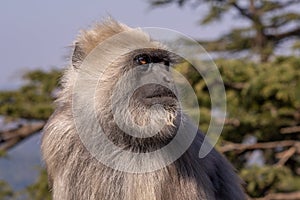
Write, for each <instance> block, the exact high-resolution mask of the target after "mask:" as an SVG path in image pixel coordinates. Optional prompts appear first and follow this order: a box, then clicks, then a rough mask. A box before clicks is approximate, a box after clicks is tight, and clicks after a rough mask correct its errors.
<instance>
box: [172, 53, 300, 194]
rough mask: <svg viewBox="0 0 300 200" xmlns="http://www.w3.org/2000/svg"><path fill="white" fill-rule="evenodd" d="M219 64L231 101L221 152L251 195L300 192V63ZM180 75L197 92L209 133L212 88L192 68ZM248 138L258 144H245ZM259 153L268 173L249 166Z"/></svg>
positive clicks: (291, 59)
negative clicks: (250, 156)
mask: <svg viewBox="0 0 300 200" xmlns="http://www.w3.org/2000/svg"><path fill="white" fill-rule="evenodd" d="M216 64H217V66H218V67H219V70H220V73H221V75H222V78H223V81H224V85H225V88H226V96H227V118H226V121H225V127H224V129H223V132H222V135H221V138H220V140H219V144H218V148H219V150H220V151H221V152H224V153H225V155H226V156H227V157H228V158H229V159H230V160H231V162H232V163H233V164H234V165H235V167H236V168H237V169H238V170H239V171H240V174H241V177H242V178H243V179H244V181H245V182H246V183H247V186H246V190H247V192H248V194H249V195H250V196H252V197H262V196H265V195H268V194H269V193H277V192H296V191H300V185H299V182H300V176H299V175H300V174H299V168H300V141H299V139H300V59H299V58H296V57H277V58H276V59H275V60H274V61H272V62H268V63H262V64H257V63H254V62H251V61H247V60H225V59H220V60H216ZM178 70H179V71H180V72H181V73H182V74H183V75H184V76H185V77H186V78H187V79H188V80H189V82H190V83H191V85H192V86H193V88H194V90H195V92H196V95H197V97H198V101H199V105H200V108H201V109H200V112H201V115H200V119H201V120H200V127H201V129H202V130H206V129H207V127H208V124H209V120H210V117H211V107H210V106H211V105H210V98H209V93H208V90H207V85H206V83H205V82H204V80H203V79H202V77H201V76H200V74H198V73H197V72H196V71H195V69H194V68H193V67H192V66H191V65H190V64H188V63H185V64H184V65H183V66H181V67H179V69H178ZM211 84H212V85H213V84H214V83H211ZM211 87H213V86H211ZM248 135H252V136H255V137H256V138H257V139H258V143H257V144H253V145H246V144H241V143H242V141H243V139H244V138H245V136H248ZM256 149H260V150H263V155H264V159H265V166H264V167H262V168H260V167H253V168H252V167H248V166H247V165H246V164H245V161H246V159H247V154H249V152H252V150H256ZM264 177H265V178H264ZM297 197H298V198H300V197H299V194H298V196H297ZM286 198H287V197H286V196H285V198H283V199H286ZM287 199H288V198H287Z"/></svg>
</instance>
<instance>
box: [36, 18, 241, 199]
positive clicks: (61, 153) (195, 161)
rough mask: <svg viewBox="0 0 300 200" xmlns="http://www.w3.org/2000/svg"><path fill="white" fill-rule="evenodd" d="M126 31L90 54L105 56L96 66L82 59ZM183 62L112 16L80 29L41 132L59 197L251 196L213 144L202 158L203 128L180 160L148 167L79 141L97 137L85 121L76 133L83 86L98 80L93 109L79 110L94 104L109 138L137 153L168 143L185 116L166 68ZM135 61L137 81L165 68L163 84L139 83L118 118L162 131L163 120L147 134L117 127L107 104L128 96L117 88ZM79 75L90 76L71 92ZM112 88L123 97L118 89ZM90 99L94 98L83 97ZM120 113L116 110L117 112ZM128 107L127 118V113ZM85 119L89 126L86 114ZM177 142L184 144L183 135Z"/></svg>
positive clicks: (160, 76) (161, 77)
mask: <svg viewBox="0 0 300 200" xmlns="http://www.w3.org/2000/svg"><path fill="white" fill-rule="evenodd" d="M123 32H127V35H126V37H125V38H123V39H124V40H123V41H122V40H120V38H116V39H113V40H112V42H110V43H109V45H107V44H106V47H105V48H102V49H100V50H98V51H97V52H96V56H94V57H95V58H90V59H96V58H97V55H98V56H99V59H100V61H98V63H97V64H95V66H91V67H86V65H85V64H83V63H84V60H85V59H86V58H87V57H88V55H89V54H90V53H91V52H93V50H94V49H95V48H96V47H97V46H98V45H99V44H100V45H101V44H102V43H103V45H104V46H105V41H106V40H107V39H109V38H111V37H114V36H117V35H118V34H121V33H123ZM134 45H135V48H134V49H133V50H131V49H130V46H134ZM128 49H129V50H130V51H128ZM123 50H124V52H125V50H126V53H124V54H122V51H123ZM120 52H121V53H120ZM94 55H95V52H94ZM178 60H180V59H179V58H178V56H176V55H174V53H171V52H169V51H168V50H167V49H166V48H165V47H164V46H163V45H161V44H160V43H159V42H157V41H153V40H152V39H151V38H150V37H149V36H148V35H147V34H145V33H143V32H142V31H141V30H137V29H132V28H129V27H127V26H126V25H123V24H121V23H118V22H116V21H114V20H112V19H108V20H104V21H103V22H101V23H99V24H97V25H95V26H94V27H93V28H92V29H90V30H87V31H83V32H82V33H81V34H80V35H79V37H78V38H77V40H76V42H75V45H74V52H73V55H72V59H71V62H72V64H70V66H69V67H68V69H66V71H65V73H64V75H63V77H62V80H61V85H62V86H61V91H60V92H59V94H58V97H57V100H56V102H55V106H56V108H55V112H54V113H53V114H52V116H51V117H50V119H49V121H48V123H47V125H46V126H45V128H44V131H43V138H42V154H43V158H44V160H45V163H46V168H47V172H48V177H49V183H50V185H51V190H52V193H53V199H54V200H76V199H78V200H88V199H89V200H95V199H103V200H104V199H105V200H121V199H125V200H200V199H203V200H214V199H219V200H221V199H222V200H243V199H246V197H245V194H244V192H243V189H242V187H241V180H240V179H239V177H238V176H237V175H236V174H235V172H234V169H233V168H232V166H231V165H230V164H229V162H228V161H227V160H226V159H225V158H224V157H223V156H222V155H221V154H219V153H218V152H217V151H216V150H214V149H213V150H212V151H211V152H210V153H209V154H208V155H207V156H206V157H205V158H199V157H198V153H199V148H200V146H201V144H202V142H203V140H204V135H203V134H202V133H201V132H200V131H198V129H197V131H196V132H197V134H196V136H195V139H194V140H193V142H192V143H191V145H190V146H189V147H188V148H187V149H186V151H185V152H184V153H183V154H182V155H180V157H179V158H178V159H176V160H175V161H174V162H172V163H169V164H168V165H166V166H165V167H162V168H160V169H156V170H153V171H151V170H150V171H148V172H143V173H138V172H137V173H134V172H128V171H124V170H120V169H114V168H112V167H109V166H107V165H106V164H103V163H102V162H101V161H99V159H97V158H96V157H95V154H94V155H93V154H92V153H91V152H90V151H89V149H88V148H87V147H86V146H85V145H84V143H83V142H82V138H81V136H80V135H83V137H86V138H92V137H94V136H92V135H93V132H95V131H96V128H89V127H87V128H86V129H83V130H81V131H78V129H76V124H75V122H74V110H72V108H73V107H74V105H73V104H74V101H75V102H76V99H77V98H85V97H86V95H87V94H89V90H85V89H80V88H81V87H82V88H84V86H85V87H86V88H89V86H90V85H94V84H95V85H97V86H96V87H95V88H96V90H95V94H93V97H94V99H93V100H94V102H95V106H94V108H93V109H92V108H89V104H84V103H82V104H80V103H79V106H78V105H77V106H78V107H79V110H80V109H82V112H89V109H91V110H94V111H95V112H94V113H95V115H96V116H97V120H98V121H97V122H98V123H99V125H100V126H101V127H102V130H103V133H104V135H105V136H106V137H107V138H108V139H109V141H111V142H112V143H113V144H114V145H116V146H117V147H118V148H121V149H123V150H124V151H126V152H132V153H134V154H135V155H138V154H139V155H146V153H149V152H154V151H156V150H158V149H160V148H162V147H164V146H165V145H168V144H169V143H170V141H172V140H173V139H174V137H175V135H176V131H177V130H178V124H179V123H180V121H181V119H182V118H184V114H183V113H181V111H180V108H179V104H178V99H177V98H176V94H175V93H174V92H172V90H170V89H168V87H166V85H168V84H169V85H171V84H172V80H171V79H170V77H169V75H168V72H169V70H170V69H169V68H171V67H172V66H173V65H174V63H176V62H178ZM101 65H105V66H107V68H106V70H102V71H101V72H100V71H99V69H98V68H100V67H101ZM138 66H141V67H140V68H139V70H137V73H140V74H139V75H138V76H136V80H135V81H136V82H139V81H141V80H142V78H141V77H142V76H143V74H145V73H151V71H154V70H155V69H160V70H161V73H158V74H155V79H156V80H157V81H158V83H160V82H164V83H165V85H161V84H155V81H154V82H151V83H148V84H144V85H142V86H140V87H138V89H136V90H135V91H134V92H133V93H132V94H131V96H130V99H129V103H128V105H127V107H126V108H124V109H123V111H124V113H125V114H124V115H122V116H123V118H121V119H123V120H124V121H123V122H122V123H123V124H125V125H124V126H126V124H127V123H129V121H130V119H132V120H131V122H133V124H136V125H138V127H143V126H147V129H143V130H142V129H141V131H140V133H141V134H142V133H143V134H147V132H148V131H150V132H151V130H152V131H153V130H157V129H155V126H156V125H157V126H158V125H159V124H161V123H163V124H164V126H163V127H162V128H161V129H159V131H158V132H157V133H156V134H154V135H151V136H149V137H136V135H130V134H128V132H126V131H124V129H123V128H124V127H123V128H122V127H121V128H120V127H119V125H118V124H117V123H116V122H115V118H114V116H113V109H112V106H110V105H111V104H112V103H111V102H112V100H116V102H118V98H120V99H121V98H123V97H124V96H126V95H124V94H125V93H124V92H123V91H122V90H126V87H127V86H128V85H125V86H124V85H123V89H122V84H121V86H119V87H118V89H114V88H115V87H116V85H117V84H118V81H119V79H120V78H121V77H122V76H123V75H124V74H125V73H127V72H128V71H130V70H131V69H134V68H137V67H138ZM82 73H86V74H88V75H89V76H91V77H92V78H91V79H89V80H86V81H83V82H82V83H80V84H77V85H78V87H77V86H76V87H77V88H79V89H77V90H76V91H75V92H74V85H76V80H77V79H78V77H81V76H82ZM98 73H101V78H100V79H98V78H97V77H99V76H100V74H98ZM76 78H77V79H76ZM112 91H115V92H114V93H119V94H120V95H113V94H112ZM86 100H87V101H88V100H89V98H88V97H86ZM157 105H160V106H157ZM119 107H120V106H119ZM119 107H117V108H119ZM123 111H122V109H119V111H118V112H120V113H122V112H123ZM125 111H126V112H125ZM127 111H128V113H130V117H126V113H127ZM92 114H93V113H91V115H92ZM77 115H79V116H80V115H81V114H80V113H79V114H78V113H77ZM82 115H83V116H82V117H83V119H86V118H87V117H89V116H88V115H86V114H82ZM124 116H125V117H124ZM85 123H87V124H88V123H89V120H86V122H85ZM183 123H186V124H185V125H184V126H185V127H186V128H187V129H188V128H189V127H190V126H193V125H190V124H189V122H187V121H185V120H183ZM82 124H84V123H82ZM82 124H81V125H82ZM93 125H94V124H92V125H91V126H93ZM135 130H137V131H136V134H139V131H138V130H140V129H135ZM145 130H147V131H145ZM188 133H189V131H186V134H188ZM177 142H178V146H180V141H177ZM102 145H105V144H102ZM99 148H101V147H99ZM111 153H112V154H114V157H112V159H114V158H117V159H116V161H119V160H122V159H124V160H127V161H129V162H128V166H130V159H131V158H130V155H131V154H126V155H128V156H127V157H126V158H125V157H124V156H123V157H121V156H120V157H118V152H111ZM100 154H101V152H100ZM96 156H97V155H96ZM145 159H146V158H145ZM158 162H159V161H157V160H155V159H153V160H151V163H153V164H154V165H155V164H156V163H158ZM124 165H125V166H126V165H127V163H124Z"/></svg>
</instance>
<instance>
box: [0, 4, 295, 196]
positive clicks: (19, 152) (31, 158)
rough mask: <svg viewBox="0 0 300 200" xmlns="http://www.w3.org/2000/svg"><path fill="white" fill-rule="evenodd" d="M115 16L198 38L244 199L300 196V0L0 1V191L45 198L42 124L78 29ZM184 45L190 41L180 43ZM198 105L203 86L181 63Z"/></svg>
mask: <svg viewBox="0 0 300 200" xmlns="http://www.w3.org/2000/svg"><path fill="white" fill-rule="evenodd" d="M107 16H112V17H113V18H114V19H116V20H118V21H120V22H122V23H125V24H127V25H129V26H131V27H163V28H170V29H174V30H176V31H179V32H181V33H183V34H186V35H187V36H190V37H192V38H194V39H195V40H197V41H198V42H199V43H200V44H201V45H202V46H203V47H204V48H205V49H206V50H207V51H208V52H209V53H210V55H212V57H213V59H214V61H215V63H216V64H217V66H218V68H219V70H220V73H221V75H222V78H223V80H224V84H225V88H226V94H227V117H226V121H225V127H224V130H223V132H222V135H221V138H220V139H219V141H218V144H217V147H216V148H217V149H218V150H219V151H220V152H222V153H224V154H225V156H226V157H227V158H228V159H229V160H230V161H231V162H232V164H233V165H234V166H235V167H236V169H237V171H238V173H239V175H240V176H241V177H242V179H243V180H244V182H245V185H244V186H245V190H246V192H247V194H248V195H249V199H265V200H267V199H285V200H289V199H300V141H299V139H300V58H299V56H300V0H285V1H281V0H131V1H126V2H125V1H117V0H110V1H109V0H103V1H96V0H90V1H80V0H72V1H71V0H66V1H58V0H52V1H36V0H26V1H17V0H9V1H8V0H4V1H1V2H0V26H1V31H0V44H1V48H0V58H1V73H0V199H1V200H2V199H5V200H6V199H33V200H43V199H51V196H50V193H49V190H48V184H47V175H46V172H45V170H44V168H43V164H42V161H41V155H40V139H41V130H42V128H43V126H44V124H45V122H46V121H47V119H48V117H49V116H50V115H51V113H52V111H53V103H52V102H53V99H54V98H53V97H54V93H55V91H57V89H58V88H59V85H58V80H59V77H60V76H61V73H62V71H63V69H64V68H65V67H66V66H67V65H68V64H69V56H70V53H71V51H72V44H73V41H74V40H75V38H76V36H77V35H78V33H79V31H80V30H81V29H86V28H89V27H90V26H92V25H93V24H94V23H96V22H97V21H100V20H101V19H103V18H105V17H107ZM186 45H189V44H186ZM179 70H180V72H181V73H182V74H183V75H184V76H185V77H186V78H187V79H188V80H189V81H190V83H191V85H192V86H193V88H194V90H195V93H196V95H197V97H198V100H199V105H200V108H201V120H200V128H201V129H202V130H204V131H205V130H206V129H207V127H208V124H209V120H210V117H211V113H212V112H211V105H210V98H209V94H208V89H207V87H208V86H207V85H206V84H205V83H204V80H203V79H202V78H201V76H200V75H198V73H195V69H194V68H193V67H192V66H190V65H189V64H188V63H185V64H183V65H182V66H181V68H180V69H179Z"/></svg>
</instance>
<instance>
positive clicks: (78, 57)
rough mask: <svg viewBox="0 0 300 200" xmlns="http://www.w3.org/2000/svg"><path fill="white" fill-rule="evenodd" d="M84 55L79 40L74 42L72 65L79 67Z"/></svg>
mask: <svg viewBox="0 0 300 200" xmlns="http://www.w3.org/2000/svg"><path fill="white" fill-rule="evenodd" d="M84 57H85V53H84V51H83V49H82V47H80V44H79V42H76V43H75V47H74V52H73V55H72V65H73V67H74V68H76V69H77V68H79V67H80V65H81V63H82V61H83V59H84Z"/></svg>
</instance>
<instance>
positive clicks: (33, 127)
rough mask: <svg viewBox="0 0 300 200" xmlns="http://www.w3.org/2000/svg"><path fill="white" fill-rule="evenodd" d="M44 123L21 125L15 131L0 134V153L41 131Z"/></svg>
mask: <svg viewBox="0 0 300 200" xmlns="http://www.w3.org/2000/svg"><path fill="white" fill-rule="evenodd" d="M45 123H46V122H44V121H42V122H34V123H28V124H23V125H21V126H19V127H18V128H16V129H12V130H9V131H3V132H0V139H1V143H0V151H7V150H8V149H10V148H12V147H14V146H15V145H16V144H18V143H19V142H21V141H22V140H24V139H25V138H27V137H29V136H31V135H33V134H34V133H36V132H38V131H40V130H42V128H43V127H44V125H45Z"/></svg>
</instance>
